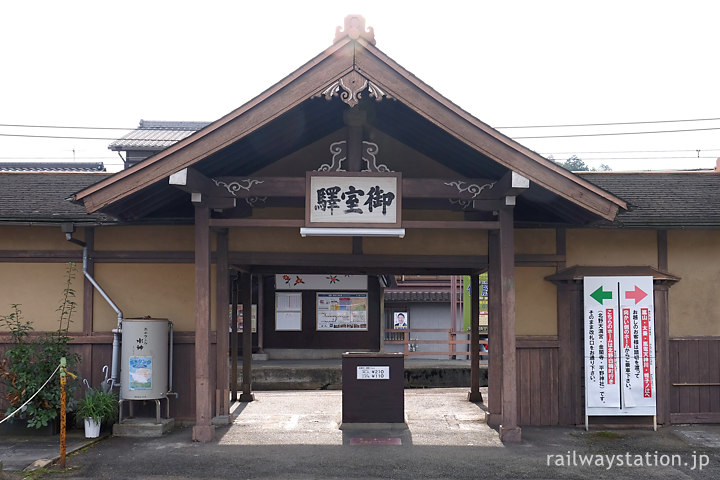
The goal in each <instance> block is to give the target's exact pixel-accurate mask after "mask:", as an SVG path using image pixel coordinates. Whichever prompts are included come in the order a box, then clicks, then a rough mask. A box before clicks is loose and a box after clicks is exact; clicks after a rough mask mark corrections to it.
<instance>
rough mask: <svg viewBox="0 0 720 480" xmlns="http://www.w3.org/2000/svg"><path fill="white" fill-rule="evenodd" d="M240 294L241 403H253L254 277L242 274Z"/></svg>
mask: <svg viewBox="0 0 720 480" xmlns="http://www.w3.org/2000/svg"><path fill="white" fill-rule="evenodd" d="M240 294H241V297H242V304H243V334H242V341H243V374H242V394H240V401H241V402H252V401H253V400H255V396H254V395H253V393H252V275H250V274H249V273H241V274H240Z"/></svg>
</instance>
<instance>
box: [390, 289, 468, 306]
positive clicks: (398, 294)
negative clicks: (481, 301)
mask: <svg viewBox="0 0 720 480" xmlns="http://www.w3.org/2000/svg"><path fill="white" fill-rule="evenodd" d="M458 300H462V292H460V293H459V294H458ZM385 301H386V302H388V303H397V302H428V303H449V302H450V291H449V290H448V289H447V288H446V289H445V290H442V287H439V288H438V289H437V290H412V289H404V288H402V287H400V288H398V289H389V288H388V289H385Z"/></svg>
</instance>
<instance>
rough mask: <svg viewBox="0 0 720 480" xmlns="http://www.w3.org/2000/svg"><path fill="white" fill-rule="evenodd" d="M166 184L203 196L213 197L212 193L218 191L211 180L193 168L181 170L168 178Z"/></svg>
mask: <svg viewBox="0 0 720 480" xmlns="http://www.w3.org/2000/svg"><path fill="white" fill-rule="evenodd" d="M168 182H169V183H170V185H174V186H176V187H177V188H179V189H180V190H183V191H185V192H188V193H201V194H203V195H207V196H213V193H214V192H215V191H216V190H218V187H217V185H215V184H214V183H213V182H212V180H210V179H209V178H207V177H206V176H205V175H203V174H202V173H200V172H198V171H197V170H195V169H194V168H183V169H182V170H180V171H178V172H175V173H173V174H172V175H170V177H169V178H168Z"/></svg>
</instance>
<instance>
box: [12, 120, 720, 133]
mask: <svg viewBox="0 0 720 480" xmlns="http://www.w3.org/2000/svg"><path fill="white" fill-rule="evenodd" d="M717 120H720V117H714V118H686V119H677V120H644V121H635V122H601V123H562V124H550V125H515V126H502V127H493V128H497V129H516V128H517V129H520V128H568V127H604V126H613V125H649V124H658V123H685V122H712V121H717ZM0 127H14V128H65V129H77V130H125V131H129V130H135V129H136V128H137V127H89V126H80V125H37V124H20V123H0Z"/></svg>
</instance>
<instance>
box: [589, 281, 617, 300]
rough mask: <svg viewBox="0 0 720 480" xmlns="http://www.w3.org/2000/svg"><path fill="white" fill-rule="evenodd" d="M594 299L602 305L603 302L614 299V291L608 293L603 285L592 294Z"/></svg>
mask: <svg viewBox="0 0 720 480" xmlns="http://www.w3.org/2000/svg"><path fill="white" fill-rule="evenodd" d="M590 296H591V297H592V298H594V299H595V300H597V302H598V303H599V304H600V305H602V303H603V300H611V299H612V291H609V292H606V291H603V287H602V285H601V286H599V287H598V289H597V290H595V291H594V292H593V293H591V294H590Z"/></svg>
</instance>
